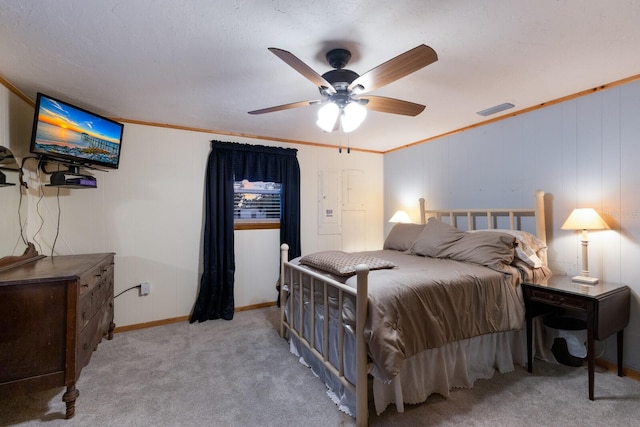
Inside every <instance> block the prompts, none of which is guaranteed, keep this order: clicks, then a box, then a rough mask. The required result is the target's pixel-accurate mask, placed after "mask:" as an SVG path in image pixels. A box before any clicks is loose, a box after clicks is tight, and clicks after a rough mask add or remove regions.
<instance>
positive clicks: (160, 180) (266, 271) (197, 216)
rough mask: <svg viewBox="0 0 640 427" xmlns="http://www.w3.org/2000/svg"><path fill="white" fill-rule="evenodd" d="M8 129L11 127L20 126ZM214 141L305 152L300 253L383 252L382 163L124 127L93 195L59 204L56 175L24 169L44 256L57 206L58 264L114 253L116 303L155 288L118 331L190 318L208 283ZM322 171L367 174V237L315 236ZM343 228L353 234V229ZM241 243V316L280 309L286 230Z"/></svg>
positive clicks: (118, 306) (118, 318)
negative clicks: (252, 309)
mask: <svg viewBox="0 0 640 427" xmlns="http://www.w3.org/2000/svg"><path fill="white" fill-rule="evenodd" d="M0 88H2V89H3V90H4V87H3V86H0ZM5 92H7V91H6V90H5ZM5 92H0V94H2V93H5ZM4 96H9V97H13V96H14V95H11V94H6V93H5V95H4ZM19 104H21V105H20V106H19V107H18V109H19V110H20V113H21V114H20V116H21V119H19V120H17V119H16V120H17V121H16V123H19V126H20V127H21V128H24V132H23V133H24V135H25V137H24V138H21V139H22V141H21V142H20V143H19V144H18V145H19V147H18V149H17V150H16V151H17V153H20V154H21V155H23V156H25V155H28V151H29V136H30V132H31V121H32V119H33V108H32V107H30V106H29V105H28V104H27V103H25V102H24V101H22V100H19ZM13 109H16V108H15V106H14V107H13ZM0 111H1V110H0ZM9 115H11V114H9ZM10 121H12V123H13V119H11V120H10ZM14 124H15V123H14ZM212 139H218V140H221V141H234V142H240V143H248V144H260V145H272V146H273V145H275V146H282V147H288V148H296V149H298V150H299V151H298V161H299V163H300V170H301V188H302V194H301V203H302V206H301V211H302V235H301V244H302V251H303V253H308V252H311V251H315V250H323V249H342V248H348V247H350V246H352V242H351V241H352V240H355V241H357V245H360V246H361V245H362V244H363V243H364V242H366V246H365V247H363V249H367V248H369V249H376V248H379V247H381V245H382V239H383V237H382V236H383V230H382V226H381V223H382V209H383V206H382V200H383V197H382V164H383V156H382V155H381V154H371V153H362V152H355V151H352V152H351V153H350V154H347V153H346V152H343V153H342V154H339V153H338V150H337V149H335V150H334V149H328V148H322V147H316V146H311V145H298V144H285V143H277V142H273V141H265V140H257V139H249V138H236V137H228V136H223V135H214V134H210V133H205V132H195V131H184V130H176V129H171V128H165V127H154V126H143V125H134V124H126V123H125V130H124V139H123V143H122V148H123V151H122V154H121V163H120V168H119V169H118V170H110V171H109V172H100V171H95V172H93V175H94V176H95V177H96V178H97V185H98V188H96V189H79V190H69V189H61V190H60V192H59V197H58V189H57V188H54V187H47V186H45V184H47V183H48V180H49V176H48V175H45V174H43V173H42V172H41V171H37V170H36V162H35V161H33V160H30V161H28V162H27V164H26V167H27V169H28V171H27V179H28V182H29V185H30V188H29V190H28V193H25V194H27V197H26V200H27V202H28V206H29V212H28V220H29V227H28V230H27V235H28V238H29V240H31V241H34V242H36V243H37V246H38V248H39V250H40V252H41V253H43V254H45V255H51V246H52V244H53V242H54V240H56V228H57V222H58V201H59V206H60V212H61V214H60V233H59V235H58V237H57V240H56V244H55V251H54V255H67V254H81V253H92V252H115V253H116V257H115V262H116V269H115V276H116V277H115V292H116V294H117V293H119V292H120V291H123V290H125V289H127V288H129V287H131V286H135V285H138V284H140V283H142V282H149V283H150V284H151V294H150V295H149V296H146V297H140V296H138V291H137V290H132V291H129V292H126V293H124V294H122V295H121V296H119V297H118V298H117V299H116V302H115V323H116V325H117V326H126V325H131V324H139V323H144V322H150V321H155V320H163V319H169V318H174V317H181V316H187V315H189V314H190V312H191V309H192V308H193V303H194V302H195V299H196V295H197V290H198V286H199V281H200V274H201V258H202V249H201V236H202V231H203V215H204V211H203V200H204V180H205V170H206V163H207V157H208V154H209V150H210V140H212ZM322 169H333V170H339V171H342V170H351V169H357V170H361V171H362V176H363V177H364V179H365V180H366V183H367V188H365V189H363V191H362V193H363V194H364V197H363V206H362V211H363V212H362V214H361V215H360V216H358V220H359V221H360V220H362V219H364V224H363V225H362V224H358V225H359V226H360V228H361V229H362V232H363V233H364V231H366V236H362V235H356V236H353V235H352V234H349V233H346V234H345V233H341V234H336V235H322V236H318V227H317V220H318V214H317V210H318V209H317V207H318V200H317V199H318V194H317V191H318V171H319V170H322ZM346 218H347V220H348V219H349V218H350V216H348V215H347V216H346ZM343 227H344V228H345V229H347V230H350V229H352V228H354V227H353V224H349V223H348V222H347V223H345V224H343ZM235 236H236V242H235V253H236V276H235V303H236V307H244V306H249V305H253V304H259V303H265V302H273V301H275V299H276V297H277V294H276V291H275V283H276V279H277V277H278V269H279V266H278V260H279V254H280V252H279V230H247V231H237V232H236V234H235Z"/></svg>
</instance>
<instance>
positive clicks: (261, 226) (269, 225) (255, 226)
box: [233, 222, 280, 230]
mask: <svg viewBox="0 0 640 427" xmlns="http://www.w3.org/2000/svg"><path fill="white" fill-rule="evenodd" d="M278 228H280V223H279V222H241V223H234V224H233V229H234V230H274V229H278Z"/></svg>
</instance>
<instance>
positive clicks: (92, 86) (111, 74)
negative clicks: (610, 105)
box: [0, 0, 640, 151]
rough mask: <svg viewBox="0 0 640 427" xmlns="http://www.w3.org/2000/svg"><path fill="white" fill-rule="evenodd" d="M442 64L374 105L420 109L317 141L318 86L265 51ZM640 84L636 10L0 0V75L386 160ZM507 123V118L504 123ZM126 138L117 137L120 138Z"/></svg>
mask: <svg viewBox="0 0 640 427" xmlns="http://www.w3.org/2000/svg"><path fill="white" fill-rule="evenodd" d="M423 43H424V44H427V45H429V46H431V47H432V48H433V49H435V51H436V52H437V53H438V56H439V60H438V61H437V62H435V63H433V64H431V65H429V66H427V67H426V68H423V69H421V70H419V71H417V72H415V73H413V74H410V75H409V76H407V77H404V78H403V79H401V80H398V81H396V82H394V83H391V84H389V85H388V86H385V87H384V88H380V89H378V90H376V91H373V92H371V94H372V95H381V96H388V97H393V98H399V99H403V100H407V101H411V102H415V103H420V104H425V105H427V109H426V110H425V111H424V112H422V113H421V114H420V115H418V116H417V117H405V116H399V115H394V114H385V113H379V112H375V111H372V112H369V114H368V116H367V119H366V120H365V122H364V123H363V125H362V126H361V127H360V128H359V129H358V130H356V131H355V132H353V133H350V134H341V133H338V132H336V133H331V134H326V133H323V132H322V131H321V130H320V129H319V128H318V127H317V126H316V125H315V119H316V110H317V108H318V107H317V106H309V107H303V108H297V109H293V110H286V111H279V112H274V113H269V114H263V115H258V116H255V115H249V114H247V112H248V111H250V110H255V109H260V108H265V107H271V106H274V105H280V104H286V103H290V102H296V101H304V100H310V99H317V98H318V97H319V94H318V90H317V88H316V87H315V86H314V85H313V84H312V83H311V82H310V81H308V80H306V79H305V78H304V77H303V76H302V75H300V74H298V73H297V72H296V71H295V70H293V69H292V68H291V67H289V66H288V65H287V64H286V63H284V62H283V61H282V60H280V59H279V58H277V57H276V56H275V55H273V54H272V53H271V52H269V51H268V50H267V48H268V47H278V48H281V49H285V50H288V51H290V52H291V53H293V54H294V55H296V56H297V57H298V58H299V59H301V60H302V61H304V62H305V63H306V64H308V65H309V66H310V67H311V68H313V69H314V70H315V71H317V72H318V73H319V74H322V73H324V72H326V71H328V70H329V69H330V67H329V65H328V64H327V63H326V60H325V58H324V54H325V53H326V51H327V50H329V49H330V48H335V47H342V48H347V49H349V50H351V52H352V55H353V57H352V60H351V62H350V63H349V64H348V66H347V67H346V68H349V69H351V70H353V71H355V72H357V73H359V74H363V73H364V72H366V71H368V70H370V69H372V68H374V67H376V66H377V65H379V64H381V63H383V62H385V61H387V60H389V59H391V58H393V57H395V56H397V55H399V54H401V53H403V52H405V51H407V50H409V49H411V48H413V47H415V46H417V45H419V44H423ZM638 74H640V0H624V1H623V0H609V1H604V0H536V1H530V0H485V1H480V0H466V1H464V0H449V1H444V0H404V1H402V0H271V1H268V0H226V1H222V0H218V1H214V0H190V1H175V0H91V1H87V0H65V1H63V0H58V1H47V2H44V1H40V0H1V1H0V76H2V77H4V78H5V79H6V80H7V81H9V82H10V83H11V84H13V85H14V86H15V87H17V88H18V89H19V90H20V91H22V92H23V93H24V94H26V95H27V96H28V97H29V98H31V99H35V95H36V92H38V91H41V92H44V93H46V94H48V95H52V96H55V97H58V98H61V99H62V100H66V101H68V102H71V103H74V104H76V105H79V106H82V107H84V108H87V109H89V110H91V111H95V112H97V113H100V114H103V115H107V116H110V117H118V118H124V119H128V120H136V121H143V122H151V123H161V124H171V125H177V126H185V127H190V128H197V129H204V130H212V131H222V132H227V133H231V134H232V135H230V136H229V140H233V135H240V134H242V135H250V136H262V137H267V138H275V139H280V140H296V141H306V142H312V143H321V144H330V145H340V144H344V145H346V144H347V143H349V144H350V145H351V147H357V148H362V149H367V150H375V151H386V150H389V149H393V148H396V147H400V146H403V145H406V144H411V143H413V142H416V141H420V140H423V139H426V138H430V137H433V136H437V135H441V134H443V133H446V132H449V131H453V130H456V129H460V128H463V127H465V126H469V125H472V124H474V123H478V122H481V121H483V120H486V118H483V117H481V116H479V115H477V114H476V112H477V111H480V110H482V109H485V108H487V107H491V106H494V105H497V104H501V103H503V102H507V101H508V102H512V103H514V104H515V105H516V108H515V109H512V110H509V113H512V112H515V111H517V110H521V109H524V108H527V107H531V106H534V105H537V104H540V103H543V102H547V101H550V100H553V99H557V98H560V97H563V96H566V95H570V94H573V93H576V92H580V91H583V90H586V89H590V88H594V87H597V86H600V85H602V84H606V83H610V82H614V81H617V80H620V79H624V78H627V77H631V76H635V75H638ZM503 114H504V113H503ZM125 134H126V126H125Z"/></svg>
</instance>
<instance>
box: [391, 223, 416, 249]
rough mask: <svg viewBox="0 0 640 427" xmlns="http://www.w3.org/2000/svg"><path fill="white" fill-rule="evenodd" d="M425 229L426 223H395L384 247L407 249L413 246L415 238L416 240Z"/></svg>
mask: <svg viewBox="0 0 640 427" xmlns="http://www.w3.org/2000/svg"><path fill="white" fill-rule="evenodd" d="M423 229H424V224H406V223H398V224H396V225H394V226H393V228H392V229H391V231H390V232H389V235H388V236H387V238H386V239H385V241H384V245H383V246H382V249H394V250H397V251H406V250H408V249H410V248H411V245H412V244H413V242H414V240H416V238H417V237H418V235H419V234H420V232H421V231H422V230H423Z"/></svg>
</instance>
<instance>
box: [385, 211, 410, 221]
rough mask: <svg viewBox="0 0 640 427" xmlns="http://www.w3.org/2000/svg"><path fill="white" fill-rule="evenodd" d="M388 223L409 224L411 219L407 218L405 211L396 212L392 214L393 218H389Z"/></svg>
mask: <svg viewBox="0 0 640 427" xmlns="http://www.w3.org/2000/svg"><path fill="white" fill-rule="evenodd" d="M389 222H404V223H410V222H411V218H409V215H407V213H406V212H405V211H396V213H394V214H393V216H392V217H391V219H390V220H389Z"/></svg>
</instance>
